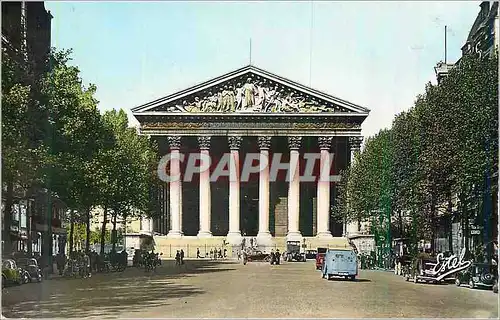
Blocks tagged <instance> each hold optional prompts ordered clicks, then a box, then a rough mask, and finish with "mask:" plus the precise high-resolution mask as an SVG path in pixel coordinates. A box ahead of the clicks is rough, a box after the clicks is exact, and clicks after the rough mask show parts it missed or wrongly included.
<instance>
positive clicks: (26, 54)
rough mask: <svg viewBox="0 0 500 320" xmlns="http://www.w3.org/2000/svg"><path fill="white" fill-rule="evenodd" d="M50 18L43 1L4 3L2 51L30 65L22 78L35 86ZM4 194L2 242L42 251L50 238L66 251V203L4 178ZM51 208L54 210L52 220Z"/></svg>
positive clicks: (45, 63) (43, 62) (46, 47)
mask: <svg viewBox="0 0 500 320" xmlns="http://www.w3.org/2000/svg"><path fill="white" fill-rule="evenodd" d="M51 20H52V15H51V14H50V11H47V10H46V9H45V6H44V2H40V1H38V2H26V1H12V2H2V50H3V52H4V53H5V54H7V55H8V56H9V58H11V59H13V60H15V61H17V62H18V63H19V64H21V65H23V66H28V67H29V68H27V69H29V72H28V73H27V74H28V76H27V77H25V78H24V79H23V80H24V81H26V83H25V84H28V85H33V84H34V83H35V81H34V80H35V79H37V78H39V76H40V75H42V74H43V73H45V72H47V71H48V70H49V63H48V56H49V53H50V47H51ZM2 193H3V196H2V231H3V233H4V238H3V239H2V244H3V243H4V242H3V241H4V240H7V239H6V238H5V237H6V236H7V235H8V234H10V235H9V236H10V240H11V242H12V250H13V252H14V253H16V252H24V251H26V252H30V253H31V252H33V253H41V251H42V241H43V239H47V240H48V239H49V237H50V238H51V239H52V240H51V241H50V242H51V243H52V244H53V246H52V252H54V253H57V252H59V250H64V245H65V233H66V231H65V229H64V228H63V226H62V217H63V215H64V211H65V210H66V208H65V205H64V203H62V202H61V201H59V200H58V199H57V198H52V200H51V201H52V202H51V205H50V207H49V206H48V205H47V204H48V203H49V202H48V200H49V199H48V195H47V190H44V189H37V190H26V189H24V188H22V187H21V186H18V185H11V186H10V187H8V186H7V183H6V182H5V181H2ZM8 197H9V198H11V199H12V203H13V205H12V212H10V213H9V215H10V219H7V221H9V224H10V225H6V223H5V221H6V220H5V215H6V214H7V213H6V212H4V210H3V209H4V207H5V204H6V198H8ZM49 208H50V209H51V212H52V213H51V219H50V220H49V219H48V210H49ZM48 230H50V231H51V232H50V233H48ZM9 231H10V232H9ZM47 240H46V241H47ZM46 243H47V242H46ZM2 247H3V246H2ZM49 247H50V246H49ZM46 251H50V249H48V248H47V250H46ZM6 254H8V253H6Z"/></svg>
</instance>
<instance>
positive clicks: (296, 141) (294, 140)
mask: <svg viewBox="0 0 500 320" xmlns="http://www.w3.org/2000/svg"><path fill="white" fill-rule="evenodd" d="M301 142H302V137H301V136H290V137H288V147H289V148H290V149H291V150H297V149H299V148H300V144H301Z"/></svg>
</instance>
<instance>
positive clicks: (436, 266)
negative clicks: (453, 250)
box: [404, 248, 472, 283]
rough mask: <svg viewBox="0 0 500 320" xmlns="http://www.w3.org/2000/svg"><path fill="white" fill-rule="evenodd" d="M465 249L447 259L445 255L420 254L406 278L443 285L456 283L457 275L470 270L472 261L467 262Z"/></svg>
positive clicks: (416, 281)
mask: <svg viewBox="0 0 500 320" xmlns="http://www.w3.org/2000/svg"><path fill="white" fill-rule="evenodd" d="M465 253H466V252H465V248H464V249H462V251H461V253H460V254H454V255H451V256H448V257H445V256H444V254H443V253H440V254H438V255H437V257H431V256H429V255H428V254H427V253H420V254H419V255H418V256H417V257H416V258H415V260H414V262H413V264H412V268H411V270H410V271H409V273H406V274H405V275H404V276H405V278H406V281H409V280H410V278H411V279H413V282H415V283H418V282H426V283H443V282H449V281H453V282H455V274H457V273H458V272H460V271H462V270H465V269H467V268H469V266H470V265H471V263H472V262H471V261H469V260H465V259H464V257H465Z"/></svg>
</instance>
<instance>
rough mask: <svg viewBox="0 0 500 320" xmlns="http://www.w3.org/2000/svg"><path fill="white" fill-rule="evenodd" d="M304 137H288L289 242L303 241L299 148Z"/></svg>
mask: <svg viewBox="0 0 500 320" xmlns="http://www.w3.org/2000/svg"><path fill="white" fill-rule="evenodd" d="M301 141H302V137H296V136H295V137H288V146H289V148H290V168H289V170H288V176H289V186H288V233H287V235H286V237H287V240H288V241H301V240H302V234H301V233H300V231H299V211H300V171H299V170H300V168H299V148H300V143H301Z"/></svg>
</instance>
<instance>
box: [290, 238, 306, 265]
mask: <svg viewBox="0 0 500 320" xmlns="http://www.w3.org/2000/svg"><path fill="white" fill-rule="evenodd" d="M285 261H303V262H305V261H306V252H305V250H303V247H302V246H301V244H300V241H287V242H286V255H285Z"/></svg>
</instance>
